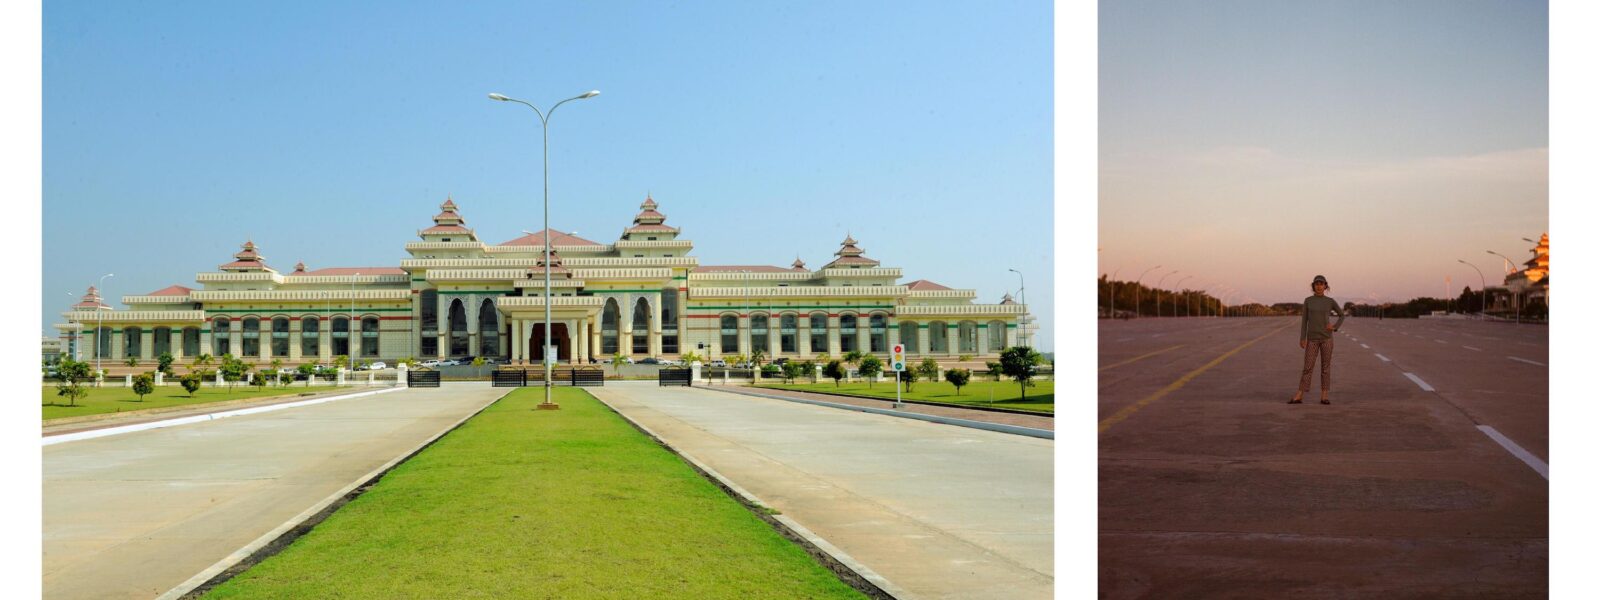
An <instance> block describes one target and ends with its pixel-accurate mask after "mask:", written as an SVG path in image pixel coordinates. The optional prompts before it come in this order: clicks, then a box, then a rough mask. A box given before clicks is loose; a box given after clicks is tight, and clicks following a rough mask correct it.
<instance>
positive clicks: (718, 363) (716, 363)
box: [711, 358, 728, 369]
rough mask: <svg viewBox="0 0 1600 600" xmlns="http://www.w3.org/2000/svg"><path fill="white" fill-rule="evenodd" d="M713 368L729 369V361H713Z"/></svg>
mask: <svg viewBox="0 0 1600 600" xmlns="http://www.w3.org/2000/svg"><path fill="white" fill-rule="evenodd" d="M711 366H713V367H718V368H723V369H726V368H728V361H725V360H722V359H720V358H719V359H716V360H713V361H711Z"/></svg>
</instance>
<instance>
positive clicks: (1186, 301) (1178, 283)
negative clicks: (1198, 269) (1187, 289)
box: [1172, 275, 1194, 319]
mask: <svg viewBox="0 0 1600 600" xmlns="http://www.w3.org/2000/svg"><path fill="white" fill-rule="evenodd" d="M1190 277H1194V276H1193V275H1184V276H1183V279H1179V280H1177V281H1174V282H1172V287H1173V289H1180V288H1179V286H1182V285H1183V282H1185V281H1188V280H1189V278H1190ZM1183 307H1184V308H1189V299H1188V298H1184V299H1183ZM1172 318H1174V319H1176V318H1178V297H1177V296H1176V295H1174V296H1173V297H1172Z"/></svg>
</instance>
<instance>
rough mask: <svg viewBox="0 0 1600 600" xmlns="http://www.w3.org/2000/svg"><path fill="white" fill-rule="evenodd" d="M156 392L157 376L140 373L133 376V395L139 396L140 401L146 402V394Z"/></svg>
mask: <svg viewBox="0 0 1600 600" xmlns="http://www.w3.org/2000/svg"><path fill="white" fill-rule="evenodd" d="M154 391H156V376H155V375H151V374H149V373H140V374H138V375H134V376H133V393H135V394H138V395H139V401H140V402H144V397H145V395H146V394H149V393H151V392H154Z"/></svg>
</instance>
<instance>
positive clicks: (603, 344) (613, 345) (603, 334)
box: [600, 298, 622, 356]
mask: <svg viewBox="0 0 1600 600" xmlns="http://www.w3.org/2000/svg"><path fill="white" fill-rule="evenodd" d="M621 319H622V311H621V309H618V308H617V299H616V298H606V306H605V308H603V309H601V311H600V353H601V354H604V355H606V356H612V355H615V354H616V353H617V339H618V338H617V336H618V331H617V321H620V320H621Z"/></svg>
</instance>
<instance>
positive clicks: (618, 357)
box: [611, 352, 628, 369]
mask: <svg viewBox="0 0 1600 600" xmlns="http://www.w3.org/2000/svg"><path fill="white" fill-rule="evenodd" d="M625 364H628V359H627V358H626V357H624V356H622V353H621V352H618V353H616V354H613V355H611V368H613V369H621V368H622V365H625Z"/></svg>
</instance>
